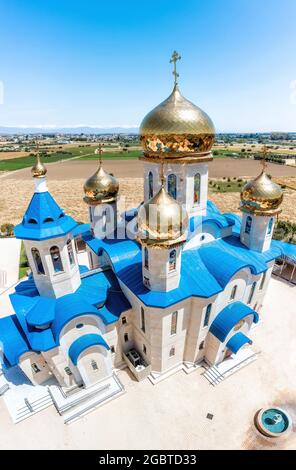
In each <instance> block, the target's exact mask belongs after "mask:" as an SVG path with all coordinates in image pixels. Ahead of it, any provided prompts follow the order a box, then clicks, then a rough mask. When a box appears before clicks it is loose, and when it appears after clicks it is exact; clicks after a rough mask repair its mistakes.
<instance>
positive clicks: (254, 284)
mask: <svg viewBox="0 0 296 470" xmlns="http://www.w3.org/2000/svg"><path fill="white" fill-rule="evenodd" d="M255 289H256V282H253V284H252V287H251V290H250V295H249V298H248V304H250V303H251V302H252V300H253V297H254V292H255Z"/></svg>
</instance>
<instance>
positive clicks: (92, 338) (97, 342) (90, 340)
mask: <svg viewBox="0 0 296 470" xmlns="http://www.w3.org/2000/svg"><path fill="white" fill-rule="evenodd" d="M91 346H103V347H104V348H106V349H110V348H109V346H108V344H107V343H106V341H105V340H104V339H103V338H102V336H101V335H97V334H94V333H91V334H87V335H83V336H80V337H79V338H77V339H76V340H75V341H74V343H72V344H71V346H70V348H69V353H68V354H69V357H70V359H71V361H72V362H73V364H74V366H77V361H78V358H79V356H80V354H81V353H82V352H83V351H85V349H87V348H90V347H91Z"/></svg>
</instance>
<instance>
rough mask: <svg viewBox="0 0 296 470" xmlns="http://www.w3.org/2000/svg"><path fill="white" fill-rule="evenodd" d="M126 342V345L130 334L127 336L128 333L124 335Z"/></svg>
mask: <svg viewBox="0 0 296 470" xmlns="http://www.w3.org/2000/svg"><path fill="white" fill-rule="evenodd" d="M124 342H125V343H127V342H128V334H127V333H124Z"/></svg>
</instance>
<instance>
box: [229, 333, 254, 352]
mask: <svg viewBox="0 0 296 470" xmlns="http://www.w3.org/2000/svg"><path fill="white" fill-rule="evenodd" d="M247 343H249V344H252V341H251V340H250V339H249V338H248V337H247V336H246V335H244V333H242V332H241V331H239V332H238V333H236V334H235V335H233V336H232V337H231V338H230V340H229V341H228V342H227V343H226V347H227V348H228V349H230V351H232V352H233V353H234V354H236V353H237V352H238V351H239V350H240V348H241V347H242V346H243V345H244V344H247Z"/></svg>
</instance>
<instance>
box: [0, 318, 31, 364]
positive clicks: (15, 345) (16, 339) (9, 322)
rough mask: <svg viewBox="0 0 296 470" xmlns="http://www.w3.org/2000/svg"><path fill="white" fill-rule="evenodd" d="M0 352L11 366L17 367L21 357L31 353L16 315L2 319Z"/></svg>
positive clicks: (0, 325)
mask: <svg viewBox="0 0 296 470" xmlns="http://www.w3.org/2000/svg"><path fill="white" fill-rule="evenodd" d="M0 350H1V351H2V352H3V354H4V356H5V358H6V360H7V361H8V362H9V365H10V366H15V365H16V364H17V363H18V360H19V358H20V356H21V355H22V354H24V353H26V352H28V351H30V346H29V344H28V342H27V340H26V338H25V336H24V334H23V332H22V329H21V326H20V324H19V323H18V321H17V317H16V315H11V316H8V317H4V318H0Z"/></svg>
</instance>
